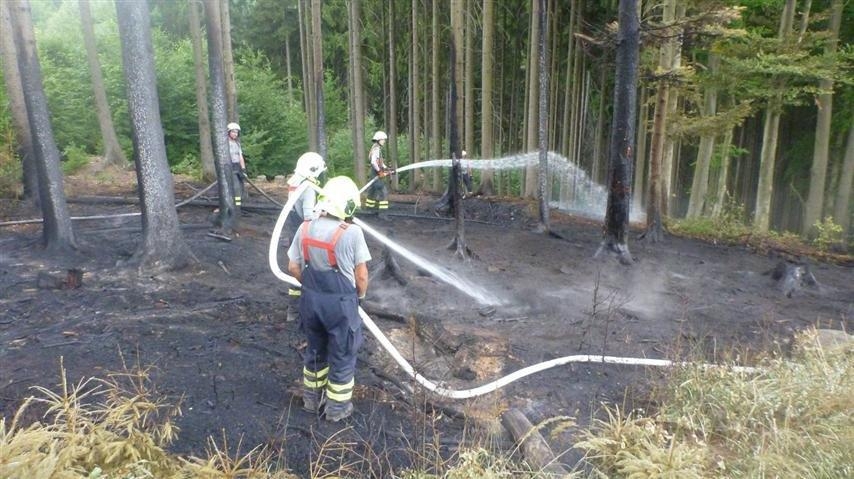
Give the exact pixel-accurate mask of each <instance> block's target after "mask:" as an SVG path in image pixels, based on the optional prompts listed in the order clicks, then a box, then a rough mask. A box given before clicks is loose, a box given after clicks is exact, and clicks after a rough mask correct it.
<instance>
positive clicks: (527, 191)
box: [522, 1, 540, 198]
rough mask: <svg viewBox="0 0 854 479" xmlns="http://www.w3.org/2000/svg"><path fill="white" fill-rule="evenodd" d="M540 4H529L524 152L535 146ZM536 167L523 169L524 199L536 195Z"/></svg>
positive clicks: (529, 166) (534, 2)
mask: <svg viewBox="0 0 854 479" xmlns="http://www.w3.org/2000/svg"><path fill="white" fill-rule="evenodd" d="M539 15H540V2H539V1H533V2H531V34H530V36H529V37H528V90H527V92H526V93H527V104H528V112H527V114H526V115H525V116H526V123H525V127H526V128H525V131H526V132H527V134H526V135H525V151H534V149H535V148H536V145H537V120H538V118H539V115H538V114H537V105H538V102H537V98H538V94H537V85H538V84H539V74H538V72H537V65H538V62H537V39H538V38H539V36H540V32H539V30H540V22H539V20H538V19H539ZM537 170H538V168H537V165H536V164H534V163H531V164H529V165H528V167H527V168H525V185H524V188H523V193H522V196H523V197H525V198H534V197H535V196H536V194H537Z"/></svg>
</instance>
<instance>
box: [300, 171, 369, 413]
mask: <svg viewBox="0 0 854 479" xmlns="http://www.w3.org/2000/svg"><path fill="white" fill-rule="evenodd" d="M358 207H359V188H358V187H357V186H356V184H355V183H354V182H353V180H351V179H350V178H347V177H346V176H338V177H335V178H332V179H330V180H329V182H327V183H326V186H325V187H324V188H323V191H322V193H321V194H320V196H319V198H318V202H317V207H316V209H317V211H318V216H317V217H316V218H315V219H313V220H311V221H306V222H305V223H303V225H302V226H301V227H300V229H299V230H298V231H297V233H296V235H295V236H294V239H293V241H292V242H291V246H290V248H289V249H288V260H289V261H288V271H289V272H290V274H291V275H293V276H294V277H295V278H297V279H298V280H299V281H300V282H301V283H302V297H301V300H300V316H301V320H302V325H301V329H302V330H303V331H304V332H305V335H306V340H307V342H308V347H307V348H306V350H305V353H304V355H303V408H304V409H305V410H307V411H309V412H312V413H314V414H320V413H321V412H323V414H324V415H325V417H326V420H328V421H332V422H337V421H340V420H342V419H344V418H346V417H348V416H350V414H352V412H353V404H352V397H353V387H354V385H355V382H354V380H353V378H354V375H355V371H356V355H357V354H358V352H359V347H360V346H361V344H362V339H363V338H362V320H361V318H360V317H359V299H361V298H363V297H364V296H365V293H366V292H367V289H368V267H367V262H368V261H370V259H371V254H370V251H368V245H367V243H366V242H365V235H364V233H363V232H362V229H361V228H359V226H357V225H353V224H350V223H348V222H347V220H348V219H349V218H351V217H352V216H353V214H354V213H355V211H356V208H358Z"/></svg>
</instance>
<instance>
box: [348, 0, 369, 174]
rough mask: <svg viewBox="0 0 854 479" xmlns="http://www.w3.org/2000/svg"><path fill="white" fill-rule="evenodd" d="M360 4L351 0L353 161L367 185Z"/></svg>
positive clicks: (355, 169)
mask: <svg viewBox="0 0 854 479" xmlns="http://www.w3.org/2000/svg"><path fill="white" fill-rule="evenodd" d="M359 5H360V2H359V0H350V1H349V6H350V9H349V10H350V15H349V19H350V21H349V24H350V59H351V62H352V77H351V82H352V90H353V97H352V99H351V101H352V105H353V106H352V109H353V132H354V136H355V137H354V139H353V151H354V153H355V154H354V155H353V160H354V161H355V165H353V166H354V171H355V172H356V179H357V180H358V181H359V184H360V185H362V184H365V180H366V178H365V162H366V157H365V148H364V141H365V97H364V85H363V84H362V31H361V28H360V23H359V22H360V19H361V17H360V15H359V12H360V8H359Z"/></svg>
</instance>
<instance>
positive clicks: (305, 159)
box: [294, 151, 326, 178]
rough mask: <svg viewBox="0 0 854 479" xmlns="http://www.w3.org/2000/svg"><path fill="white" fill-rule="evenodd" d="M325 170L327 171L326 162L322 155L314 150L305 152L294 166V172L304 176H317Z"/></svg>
mask: <svg viewBox="0 0 854 479" xmlns="http://www.w3.org/2000/svg"><path fill="white" fill-rule="evenodd" d="M324 171H326V162H325V161H323V157H322V156H320V155H319V154H317V153H315V152H313V151H309V152H306V153H303V154H302V156H300V157H299V159H298V160H297V166H296V168H294V174H295V175H299V176H302V177H303V178H317V177H318V176H320V174H321V173H323V172H324Z"/></svg>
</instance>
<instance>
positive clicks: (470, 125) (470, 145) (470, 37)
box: [463, 0, 475, 156]
mask: <svg viewBox="0 0 854 479" xmlns="http://www.w3.org/2000/svg"><path fill="white" fill-rule="evenodd" d="M474 2H475V0H466V2H465V6H464V7H463V11H464V12H465V23H464V27H465V29H466V35H465V42H466V43H465V73H464V75H465V80H464V82H463V83H464V84H465V91H464V93H463V95H464V97H463V105H464V106H463V108H465V113H464V114H463V121H464V125H463V126H464V131H465V136H464V139H463V149H464V150H468V155H469V156H471V155H472V154H474V118H475V114H474V45H473V42H474V9H475V8H474Z"/></svg>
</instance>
